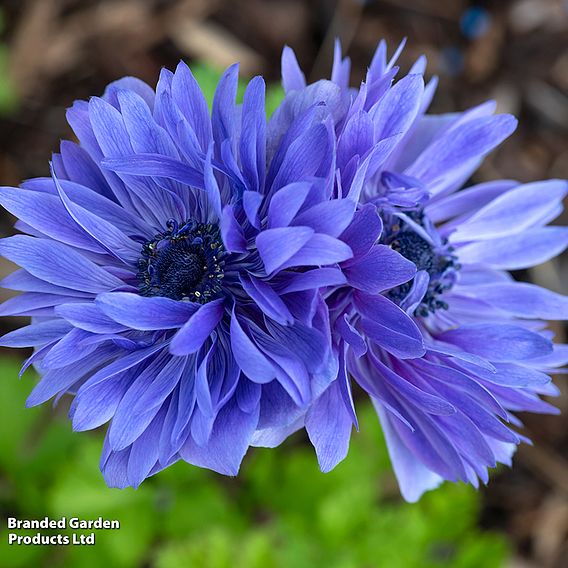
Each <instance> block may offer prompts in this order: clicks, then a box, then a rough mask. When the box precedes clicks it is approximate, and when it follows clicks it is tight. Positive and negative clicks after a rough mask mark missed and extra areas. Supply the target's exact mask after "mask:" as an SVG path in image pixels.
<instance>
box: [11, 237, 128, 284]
mask: <svg viewBox="0 0 568 568" xmlns="http://www.w3.org/2000/svg"><path fill="white" fill-rule="evenodd" d="M0 254H2V255H3V256H5V257H6V258H8V259H9V260H11V261H12V262H15V263H16V264H18V265H20V266H21V267H22V268H25V269H26V270H27V271H28V272H29V273H30V274H32V275H33V276H36V277H37V278H41V279H42V280H45V281H47V282H49V283H51V284H55V285H57V286H63V287H65V288H74V289H77V290H81V291H83V292H95V293H97V292H106V291H108V290H112V289H113V288H118V287H120V286H122V285H123V283H122V281H121V280H119V279H118V278H116V277H114V276H112V275H111V274H110V273H109V272H107V271H106V270H104V269H103V268H101V267H99V266H97V265H96V264H95V263H93V262H91V261H90V260H87V259H86V258H85V257H84V256H83V255H81V254H79V253H78V252H75V251H74V250H73V249H71V248H70V247H68V246H66V245H64V244H61V243H58V242H55V241H47V240H44V239H36V238H33V237H28V236H24V235H16V236H14V237H9V238H7V239H3V240H2V241H0Z"/></svg>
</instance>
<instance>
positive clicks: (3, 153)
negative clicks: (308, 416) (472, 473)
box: [0, 0, 568, 568]
mask: <svg viewBox="0 0 568 568" xmlns="http://www.w3.org/2000/svg"><path fill="white" fill-rule="evenodd" d="M0 28H1V29H0V184H1V185H17V184H18V182H19V181H20V180H22V179H25V178H29V177H33V176H41V175H46V174H47V173H48V160H49V156H50V153H51V152H52V151H56V150H57V147H58V144H59V140H60V139H62V138H68V137H70V135H71V132H70V130H69V128H68V127H67V125H66V123H65V112H64V111H65V108H66V107H67V106H69V105H70V104H71V103H72V101H73V100H74V99H76V98H88V97H89V96H90V95H97V94H101V93H102V91H103V89H104V86H105V84H106V83H108V82H110V81H112V80H114V79H116V78H118V77H120V76H123V75H127V74H130V75H136V76H138V77H140V78H142V79H144V80H146V81H148V82H149V83H150V84H154V83H155V80H156V78H157V75H158V73H159V69H160V68H161V67H162V66H167V67H170V68H173V67H174V66H175V65H176V63H177V61H178V60H179V59H180V58H183V59H186V60H187V61H189V62H190V63H191V65H192V68H194V69H195V70H196V74H197V75H198V77H199V80H200V82H201V83H202V85H203V86H204V89H205V90H206V92H207V95H208V96H211V95H212V91H213V89H214V85H215V81H216V78H217V77H218V69H220V68H223V67H224V66H227V65H229V64H231V63H232V62H234V61H235V60H240V61H241V69H242V72H243V76H244V77H247V76H252V75H253V74H256V73H262V74H264V75H265V76H266V77H267V79H268V81H269V82H270V81H271V82H273V83H274V85H275V86H273V87H272V88H271V91H270V92H271V95H270V105H274V104H275V103H276V102H277V100H278V98H279V96H281V91H280V90H279V88H278V86H277V85H276V81H277V80H278V74H279V56H280V51H281V49H282V46H283V45H284V44H289V45H291V46H292V47H294V48H295V49H296V51H297V53H298V57H299V59H300V62H301V63H302V65H303V67H304V69H305V70H306V71H307V74H308V76H309V77H310V78H311V79H317V78H321V77H322V76H325V75H327V74H328V73H329V69H330V64H331V53H332V43H333V39H334V37H336V36H338V37H340V38H341V39H342V41H343V44H344V47H345V48H346V51H347V53H348V54H349V55H350V56H351V57H352V59H353V64H354V65H353V67H354V73H353V81H354V84H357V83H358V81H360V79H361V78H362V77H363V75H364V72H365V70H366V65H367V63H368V61H369V60H370V57H371V55H372V53H373V50H374V48H375V46H376V44H377V42H378V40H379V39H380V38H381V37H384V38H386V39H387V41H388V42H389V46H390V47H391V50H393V49H394V48H395V47H396V45H397V44H398V42H399V41H400V40H401V39H402V38H403V37H405V36H407V37H408V39H409V43H408V47H407V49H406V50H405V52H404V53H403V56H402V57H401V66H402V68H403V70H405V69H408V67H409V65H410V64H411V62H412V61H413V60H414V59H415V58H416V57H417V56H418V55H419V54H421V53H425V54H426V55H427V57H428V60H429V71H428V72H429V74H438V75H439V76H440V78H441V80H440V87H439V90H438V95H437V97H436V99H435V102H434V105H433V111H435V112H449V111H455V110H462V109H464V108H466V107H467V106H471V105H473V104H477V103H480V102H482V101H484V100H486V99H488V98H494V99H496V100H497V102H498V105H499V110H500V111H504V112H513V113H514V114H516V115H517V116H519V117H520V118H521V126H520V128H519V129H518V131H517V132H516V134H515V135H514V136H513V137H512V138H511V139H510V140H508V141H507V142H506V143H505V144H504V145H503V146H502V147H501V148H500V149H499V150H498V151H497V152H495V153H494V154H493V155H492V156H491V157H490V158H489V159H488V160H487V161H486V162H485V164H484V165H483V167H482V168H481V169H480V171H479V172H478V173H477V174H476V175H475V179H474V180H473V181H483V180H486V179H491V178H495V177H515V178H517V179H519V180H521V181H530V180H535V179H541V178H547V177H562V178H568V2H567V1H566V0H496V1H476V2H470V1H466V0H408V1H406V0H382V1H378V0H377V1H366V2H365V1H364V0H329V1H327V0H286V1H285V0H240V1H239V0H120V1H119V0H100V1H93V0H28V1H24V0H3V1H0ZM567 220H568V218H567V217H564V218H563V219H560V221H559V222H562V223H566V221H567ZM12 221H13V220H12V219H10V218H9V217H8V216H7V215H5V214H3V215H2V216H0V231H1V233H2V235H7V234H10V232H11V224H12ZM567 260H568V258H566V256H565V257H564V258H563V259H559V260H558V261H555V262H551V263H548V264H546V265H544V266H542V267H539V268H537V269H535V270H532V271H530V272H528V273H527V272H523V273H519V274H518V275H517V276H518V277H519V278H520V279H525V280H531V281H533V282H537V283H539V284H543V285H545V286H547V287H549V288H551V289H554V290H556V291H559V292H564V293H568V284H567V283H568V262H567ZM11 269H12V267H10V266H9V265H8V264H7V263H5V262H4V261H2V263H0V276H3V275H5V274H6V273H8V272H10V271H11ZM7 297H8V292H6V291H1V292H0V299H6V298H7ZM21 324H22V321H18V319H17V318H13V319H8V320H4V321H2V322H0V325H1V326H2V328H1V331H2V332H5V331H8V330H9V329H13V328H15V327H17V326H18V325H21ZM555 331H556V332H557V335H558V337H559V339H560V340H565V331H564V329H563V328H562V327H561V326H559V325H556V326H555ZM22 357H23V354H22V353H15V352H10V351H8V350H4V351H3V352H2V353H1V355H0V381H2V390H1V395H0V512H1V514H2V515H3V516H8V515H10V516H17V517H20V518H42V517H44V516H45V515H50V516H52V517H58V516H61V515H67V516H80V517H84V518H96V517H98V516H103V517H106V518H116V519H119V520H120V521H121V524H122V528H121V529H120V530H119V531H104V532H100V533H99V534H98V536H97V539H98V540H97V545H96V547H95V548H80V547H59V548H58V547H8V546H7V545H6V534H5V533H6V529H5V526H6V525H5V523H4V522H3V523H2V526H1V528H0V533H1V535H0V566H1V567H4V566H6V567H8V566H10V567H11V566H22V567H28V566H50V567H51V566H65V567H67V566H72V567H76V566H78V567H83V566H84V567H90V566H93V567H99V566H101V565H103V566H104V565H105V564H106V565H107V566H109V567H114V566H133V567H138V566H144V567H146V566H152V567H157V568H170V567H172V568H173V567H178V566H190V567H197V568H234V567H236V568H239V567H242V568H257V567H258V568H261V567H262V568H272V567H274V568H280V567H293V568H296V567H298V568H304V567H306V568H320V567H321V568H375V567H389V568H390V567H394V568H399V567H400V568H413V567H441V566H451V567H457V568H478V567H479V568H485V567H487V568H490V567H491V568H493V567H495V568H496V567H501V566H507V567H509V568H531V567H532V568H537V567H538V568H541V567H545V568H546V567H550V568H562V567H565V566H568V395H567V393H566V391H567V389H566V388H565V385H564V380H565V379H563V378H562V377H559V378H558V382H559V384H560V386H561V389H562V390H563V392H564V395H563V396H562V397H561V398H560V399H559V400H557V401H556V403H557V404H558V406H560V408H562V409H563V410H564V414H563V416H560V417H543V416H536V417H535V416H527V417H526V424H527V427H528V429H529V432H530V435H531V437H532V438H533V439H534V440H535V443H536V445H535V447H533V448H531V447H529V446H524V447H523V448H521V450H520V451H519V453H518V455H517V458H516V464H515V469H514V470H513V471H506V470H502V471H498V472H496V473H495V475H494V476H493V480H492V482H491V483H490V485H489V487H488V488H486V489H484V490H483V491H482V492H481V493H480V494H477V493H475V492H474V491H473V490H471V488H468V487H464V486H446V487H444V488H442V489H441V490H439V491H437V492H435V493H433V494H429V495H427V496H426V497H425V498H424V499H423V500H422V501H421V502H420V503H419V504H418V505H407V504H404V503H402V502H401V499H400V497H399V495H398V492H397V489H396V485H395V482H394V479H393V476H392V473H391V471H390V465H389V463H388V457H387V454H386V451H385V448H384V444H383V440H382V436H381V433H380V429H379V428H378V424H377V420H376V418H375V416H374V415H373V412H372V410H371V409H370V408H368V407H366V406H365V405H364V404H361V405H360V408H361V410H360V412H361V415H362V416H361V423H362V428H361V430H362V431H361V433H360V434H358V435H355V436H354V437H353V441H352V444H351V446H352V447H351V452H350V454H349V457H348V459H347V460H346V461H345V462H344V463H343V464H341V465H340V466H339V467H338V468H337V469H336V470H335V471H334V472H332V473H330V474H327V475H323V474H321V473H319V472H318V469H317V465H316V460H315V457H314V456H313V455H312V452H311V451H310V448H309V446H308V445H307V443H306V440H305V438H304V436H302V435H297V436H295V437H293V438H292V439H291V440H289V442H287V443H286V444H285V445H284V446H283V447H282V448H280V449H278V450H275V451H268V450H258V451H254V452H252V453H251V455H250V456H248V457H247V458H246V460H245V463H244V465H243V468H242V475H240V476H239V478H238V479H227V478H222V477H220V476H218V475H216V474H211V473H208V472H204V471H201V470H197V469H195V468H192V467H190V466H188V465H185V464H178V465H176V466H175V467H173V468H171V469H169V470H167V471H166V472H164V473H162V474H160V475H159V476H158V477H157V478H155V479H151V480H149V481H148V482H146V483H145V484H144V485H143V486H142V487H141V488H140V489H139V490H138V491H134V490H126V491H118V490H108V489H107V488H106V487H105V486H104V483H103V482H102V479H101V477H100V474H99V472H98V455H99V452H100V447H101V443H102V433H101V432H93V433H88V434H73V433H72V432H71V428H70V425H69V423H68V422H67V421H66V420H65V414H66V410H67V403H64V402H62V403H61V404H60V406H59V407H58V408H57V409H56V410H55V411H54V410H52V409H51V408H49V407H48V406H46V407H45V408H38V409H32V410H26V409H25V408H24V401H25V398H26V396H27V394H28V393H29V391H30V390H31V388H32V385H33V383H34V380H35V378H34V377H33V375H31V374H28V375H26V376H24V378H23V379H22V380H21V381H18V379H17V370H18V365H19V363H20V362H21V358H22Z"/></svg>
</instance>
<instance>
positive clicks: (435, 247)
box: [276, 42, 568, 501]
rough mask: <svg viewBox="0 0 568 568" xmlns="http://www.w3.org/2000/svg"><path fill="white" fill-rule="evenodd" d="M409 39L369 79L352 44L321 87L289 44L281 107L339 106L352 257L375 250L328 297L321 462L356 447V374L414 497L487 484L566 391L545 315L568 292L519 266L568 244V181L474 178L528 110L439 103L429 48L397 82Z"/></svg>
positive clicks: (555, 310) (558, 314) (559, 316)
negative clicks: (333, 360) (428, 75)
mask: <svg viewBox="0 0 568 568" xmlns="http://www.w3.org/2000/svg"><path fill="white" fill-rule="evenodd" d="M403 45H404V44H402V45H401V46H400V47H399V49H398V50H397V52H396V53H395V55H394V56H393V58H392V59H391V60H390V61H387V57H386V45H385V43H384V42H381V44H380V45H379V47H378V49H377V52H376V53H375V56H374V58H373V61H372V63H371V65H370V67H369V69H368V72H367V77H366V79H365V81H364V82H363V83H362V84H361V86H360V88H359V89H357V90H355V89H350V88H349V71H350V63H349V59H343V57H342V54H341V48H340V46H339V44H336V49H335V58H334V64H333V70H332V77H331V81H319V82H317V83H314V84H311V85H307V84H306V81H305V78H304V75H303V73H302V72H301V70H300V68H299V66H298V64H297V60H296V58H295V56H294V54H293V52H292V51H291V50H290V49H288V48H286V49H285V50H284V53H283V58H282V72H283V84H284V87H285V88H286V91H287V95H286V99H285V101H284V102H283V104H282V106H281V108H280V109H279V111H277V113H276V116H278V114H279V113H280V115H281V119H282V118H283V117H289V116H291V115H293V110H294V109H296V108H297V107H298V105H299V104H300V101H301V104H302V105H308V104H310V103H311V102H312V101H315V100H317V99H321V100H322V101H325V104H326V105H327V106H328V107H330V108H333V109H335V113H334V114H333V116H334V119H335V124H334V129H335V134H336V137H337V172H336V180H337V191H338V196H339V197H341V196H349V197H351V198H353V199H355V200H357V202H358V208H357V212H356V214H355V217H354V220H353V223H352V225H351V227H352V230H353V234H354V235H356V238H355V239H354V240H348V242H349V244H350V246H351V248H352V250H353V251H354V258H357V256H358V254H359V253H360V252H361V251H363V250H368V247H371V246H372V248H373V250H374V251H375V252H374V253H373V254H372V255H369V256H368V257H367V259H366V262H365V263H362V264H361V265H360V266H358V267H357V268H356V269H355V270H353V268H352V267H351V266H350V263H352V262H353V260H348V261H345V262H344V263H342V264H341V268H342V271H343V272H344V274H345V276H346V278H347V284H346V285H344V286H337V287H335V288H334V289H330V290H329V291H328V293H327V295H326V302H327V304H328V308H329V310H330V320H331V324H332V344H333V348H334V352H335V353H336V355H337V358H338V362H339V373H338V379H337V384H336V385H335V386H334V384H332V386H331V387H330V389H328V392H329V391H331V390H332V389H335V390H336V391H337V393H339V394H340V395H341V396H339V395H335V396H333V398H332V397H331V396H328V397H327V398H325V397H321V398H320V399H318V401H316V402H315V403H314V406H315V407H318V406H321V405H323V404H324V402H325V404H326V405H327V406H326V407H325V412H326V414H327V415H328V424H327V429H326V432H327V434H328V437H327V438H325V437H323V436H320V437H323V438H324V440H323V441H321V440H315V442H316V443H315V445H316V450H317V451H318V457H319V460H320V465H321V466H322V469H324V470H327V469H330V468H332V467H333V466H334V465H335V464H336V463H337V462H338V461H339V460H341V459H342V458H343V457H344V456H345V454H346V452H347V448H348V443H349V437H350V435H351V431H352V424H355V425H357V420H356V414H355V407H354V404H353V397H352V395H351V383H350V377H352V378H353V379H354V380H355V381H356V382H357V383H358V385H359V386H360V387H362V388H363V389H364V390H365V391H366V392H367V393H368V394H369V395H370V396H371V399H372V401H373V403H374V405H375V407H376V409H377V413H378V415H379V418H380V421H381V424H382V426H383V430H384V434H385V438H386V441H387V445H388V449H389V453H390V456H391V460H392V464H393V468H394V470H395V473H396V475H397V477H398V480H399V484H400V487H401V491H402V494H403V496H404V497H405V498H406V499H408V500H410V501H415V500H416V499H418V498H419V497H420V495H421V494H422V493H423V492H424V491H426V490H428V489H431V488H433V487H436V486H437V485H439V484H440V483H441V482H442V481H443V480H450V481H458V480H461V481H465V482H469V483H472V484H473V485H475V486H477V485H478V483H479V480H481V481H482V482H484V483H485V482H487V480H488V472H487V470H488V468H491V467H495V465H496V463H497V462H501V463H506V464H510V462H511V457H512V454H513V453H514V450H515V448H516V446H517V444H518V443H520V442H521V441H522V440H526V439H525V438H523V436H522V435H520V434H518V433H517V432H516V431H515V428H516V427H519V426H522V424H521V423H520V421H519V420H518V418H517V417H516V416H515V415H514V413H515V412H517V411H531V412H545V413H546V412H550V413H554V412H556V409H555V408H554V407H553V406H551V405H550V404H548V403H547V402H545V401H543V400H541V399H540V396H539V395H556V394H557V389H556V387H555V386H554V385H552V384H551V382H550V377H549V374H550V373H554V372H558V370H559V368H560V367H562V366H563V365H565V364H566V363H567V362H568V348H567V346H565V345H554V344H553V342H552V339H553V334H552V333H551V332H550V331H548V330H546V323H545V320H551V319H552V320H554V319H556V320H565V319H568V299H567V298H566V297H564V296H562V295H560V294H557V293H554V292H551V291H549V290H546V289H543V288H541V287H539V286H536V285H533V284H527V283H521V282H516V281H515V280H514V279H513V277H512V276H511V275H510V273H509V272H508V271H509V270H517V269H525V268H529V267H531V266H535V265H537V264H540V263H542V262H545V261H547V260H549V259H551V258H553V257H555V256H557V255H558V254H559V253H561V252H562V251H563V250H564V249H565V248H566V246H567V245H568V229H567V228H565V227H557V226H553V227H548V226H547V224H548V223H550V222H551V221H552V220H553V219H555V218H556V217H557V216H558V214H559V213H560V212H561V211H562V200H563V198H564V197H565V195H566V193H567V192H568V184H567V183H566V182H565V181H562V180H551V181H544V182H537V183H530V184H520V183H518V182H515V181H512V180H499V181H495V182H489V183H484V184H480V185H476V186H473V187H469V188H467V189H461V188H462V187H463V185H464V183H465V182H466V181H467V180H468V179H469V178H470V176H471V174H472V173H473V172H474V171H475V170H476V168H477V167H478V166H479V164H480V162H481V161H482V159H483V157H484V156H485V155H486V154H487V153H488V152H490V151H491V150H492V149H493V148H495V147H496V146H497V145H498V144H500V143H501V142H502V141H503V140H504V139H505V138H507V137H508V136H509V135H510V134H511V133H512V132H513V131H514V129H515V126H516V120H515V119H514V118H513V117H512V116H509V115H495V114H494V111H495V105H494V103H492V102H489V103H485V104H482V105H480V106H478V107H475V108H473V109H470V110H468V111H465V112H462V113H457V114H449V115H430V114H427V110H428V106H429V105H430V102H431V100H432V97H433V94H434V91H435V88H436V82H437V81H436V78H434V79H432V80H431V81H430V82H429V83H427V84H426V85H425V84H424V79H423V74H424V71H425V65H426V60H425V59H424V57H421V58H419V59H418V61H416V63H415V64H414V65H413V66H412V68H411V70H410V72H409V74H408V75H406V76H405V77H403V78H401V79H399V80H398V81H396V82H393V80H394V77H395V75H396V74H397V72H398V68H397V67H395V63H396V60H397V57H398V55H399V53H400V51H401V49H402V47H403ZM363 172H364V174H363ZM458 190H459V191H458ZM387 250H388V251H390V252H391V253H393V254H394V252H397V253H399V254H401V255H402V256H404V257H405V258H406V259H407V260H408V261H409V264H411V265H414V270H416V274H415V276H414V277H413V278H412V279H409V278H408V277H402V278H401V279H400V282H397V277H398V276H399V273H398V272H397V271H405V270H406V267H405V266H404V265H402V264H400V263H399V262H397V263H396V266H391V265H390V264H389V261H388V258H387V257H385V255H384V252H386V251H387ZM379 251H382V252H380V253H379ZM322 412H324V411H323V410H322ZM308 431H309V429H308ZM312 441H314V440H313V437H312ZM318 441H319V444H318V443H317V442H318ZM333 441H335V443H334V442H333Z"/></svg>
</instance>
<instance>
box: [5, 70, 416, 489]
mask: <svg viewBox="0 0 568 568" xmlns="http://www.w3.org/2000/svg"><path fill="white" fill-rule="evenodd" d="M237 81H238V68H237V66H233V67H231V68H229V69H228V70H227V71H226V72H225V74H224V75H223V76H222V78H221V80H220V83H219V85H218V88H217V92H216V94H215V98H214V102H213V107H212V112H211V113H210V112H209V109H208V106H207V103H206V100H205V98H204V96H203V94H202V92H201V90H200V89H199V86H198V85H197V83H196V81H195V79H194V77H193V75H192V73H191V71H190V70H189V68H188V67H187V66H186V65H185V64H183V63H180V65H179V66H178V68H177V70H176V71H175V73H171V72H169V71H166V70H164V71H163V72H162V74H161V76H160V80H159V82H158V84H157V87H156V90H155V91H154V90H153V89H152V88H150V87H149V86H148V85H146V84H144V83H142V82H141V81H139V80H136V79H133V78H125V79H122V80H119V81H117V82H115V83H113V84H111V85H110V86H109V87H108V88H107V90H106V92H105V93H104V95H103V96H102V98H97V97H94V98H92V99H91V100H90V101H89V102H85V101H78V102H76V103H75V104H74V105H73V107H72V108H71V109H69V111H68V115H67V116H68V121H69V124H70V125H71V127H72V128H73V130H74V133H75V135H76V137H77V138H78V140H79V144H75V143H72V142H63V143H62V145H61V151H60V153H58V154H55V155H54V156H53V161H52V175H51V177H48V178H40V179H32V180H29V181H27V182H25V183H24V184H23V185H22V187H21V188H9V187H4V188H1V189H0V203H1V204H2V205H3V207H4V208H5V209H7V210H8V211H9V212H10V213H12V214H14V215H15V216H16V217H17V218H18V219H19V220H18V221H17V224H16V228H17V229H19V230H20V231H21V233H22V234H19V235H16V236H12V237H8V238H6V239H3V240H2V241H0V254H2V255H3V256H4V257H6V258H8V259H10V260H11V261H13V262H15V263H16V264H18V265H19V266H20V267H21V269H20V270H18V271H16V272H15V273H13V274H12V275H10V276H9V277H8V278H6V279H5V280H4V281H3V282H2V285H3V286H4V287H7V288H10V289H13V290H19V291H21V292H22V294H20V295H18V296H16V297H14V298H12V299H10V300H8V301H7V302H5V303H4V304H3V305H2V306H1V307H0V313H1V314H2V315H20V316H31V318H32V323H31V325H29V326H26V327H23V328H21V329H19V330H16V331H14V332H11V333H9V334H7V335H5V336H4V337H3V338H2V340H1V343H2V345H4V346H10V347H33V348H34V354H33V355H32V357H31V358H30V359H28V361H26V363H25V365H24V369H23V370H25V369H26V368H27V367H28V366H29V365H32V364H33V365H34V367H35V368H36V369H37V371H38V372H39V373H40V375H41V380H40V382H39V383H38V385H37V386H36V387H35V389H34V390H33V392H32V393H31V395H30V397H29V399H28V405H29V406H34V405H37V404H41V403H43V402H46V401H47V400H49V399H51V398H52V397H56V400H57V399H59V397H61V396H62V395H63V394H65V393H69V394H72V395H74V399H73V402H72V405H71V409H70V417H71V419H72V421H73V428H74V429H75V430H89V429H93V428H97V427H99V426H101V425H103V424H106V423H110V425H109V427H108V430H107V434H106V439H105V444H104V449H103V453H102V458H101V469H102V472H103V475H104V477H105V479H106V481H107V483H108V484H109V485H110V486H116V487H124V486H127V485H131V486H138V485H139V484H140V483H141V482H142V481H143V480H144V479H145V478H146V477H148V476H149V475H152V474H154V473H156V472H157V471H159V470H161V469H163V468H165V467H167V466H168V465H170V464H172V463H173V462H175V461H177V460H179V459H180V458H181V459H183V460H185V461H187V462H189V463H191V464H194V465H197V466H201V467H206V468H210V469H213V470H215V471H218V472H221V473H224V474H228V475H235V474H236V473H237V471H238V469H239V466H240V463H241V460H242V458H243V456H244V454H245V452H246V451H247V449H248V447H249V446H250V445H251V444H257V445H275V444H277V443H279V441H280V440H281V439H283V438H284V437H286V435H287V434H288V433H289V432H290V431H293V430H295V429H297V427H298V425H297V424H298V423H302V422H303V419H304V418H303V417H304V416H305V415H306V412H307V409H308V408H310V406H311V405H312V404H313V403H314V401H316V400H317V399H318V398H319V397H320V396H321V394H322V393H323V392H324V391H326V389H327V388H328V386H329V384H330V383H331V382H332V381H334V380H335V378H336V376H337V357H336V356H335V353H334V350H333V346H332V342H331V333H330V329H331V327H330V323H329V313H328V309H327V305H326V303H325V300H324V298H323V295H322V293H321V290H326V289H327V288H328V287H333V286H339V285H343V284H345V283H346V282H347V280H348V279H349V274H348V273H347V271H343V272H342V270H341V269H340V264H341V263H349V266H350V267H351V268H350V270H352V271H355V270H356V267H357V258H358V257H359V256H360V252H359V251H354V250H353V249H352V247H351V244H350V243H352V242H355V241H356V238H355V239H354V238H353V237H349V236H347V237H345V238H339V237H340V236H341V235H342V234H343V233H344V232H345V231H346V230H347V227H348V226H349V225H350V224H351V223H352V222H353V220H354V218H355V212H356V202H355V201H354V200H352V199H347V198H342V197H338V196H337V192H336V191H335V183H336V178H335V174H336V163H335V161H336V139H335V132H334V128H333V125H334V119H333V117H332V116H331V111H330V109H329V108H328V107H327V106H325V105H324V106H322V105H321V104H320V101H319V100H316V101H314V102H313V103H311V104H307V105H303V106H302V108H301V109H298V112H296V113H295V114H294V116H293V117H291V118H290V120H289V121H288V123H287V124H286V126H285V127H282V128H281V129H280V131H279V132H278V136H276V135H274V134H273V135H271V137H270V138H267V130H268V129H267V123H266V115H265V101H264V97H265V85H264V82H263V80H262V79H261V78H260V77H257V78H255V79H253V80H252V81H251V82H250V84H249V85H248V86H247V88H246V91H245V93H244V99H243V102H242V105H237V104H236V102H235V100H236V92H237ZM281 126H282V125H281ZM381 247H382V245H381ZM375 248H377V247H375ZM382 248H384V247H382ZM396 256H397V258H398V259H399V261H400V263H401V265H402V266H403V267H404V268H403V272H404V277H401V278H400V279H398V280H397V284H398V283H401V282H404V281H406V280H408V279H409V278H411V277H412V276H413V275H414V272H415V271H414V269H413V268H412V270H408V265H409V264H410V263H408V261H407V260H405V259H404V258H403V257H402V256H401V255H398V254H397V255H396ZM390 257H392V254H390V255H389V258H390ZM344 272H345V273H344Z"/></svg>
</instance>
